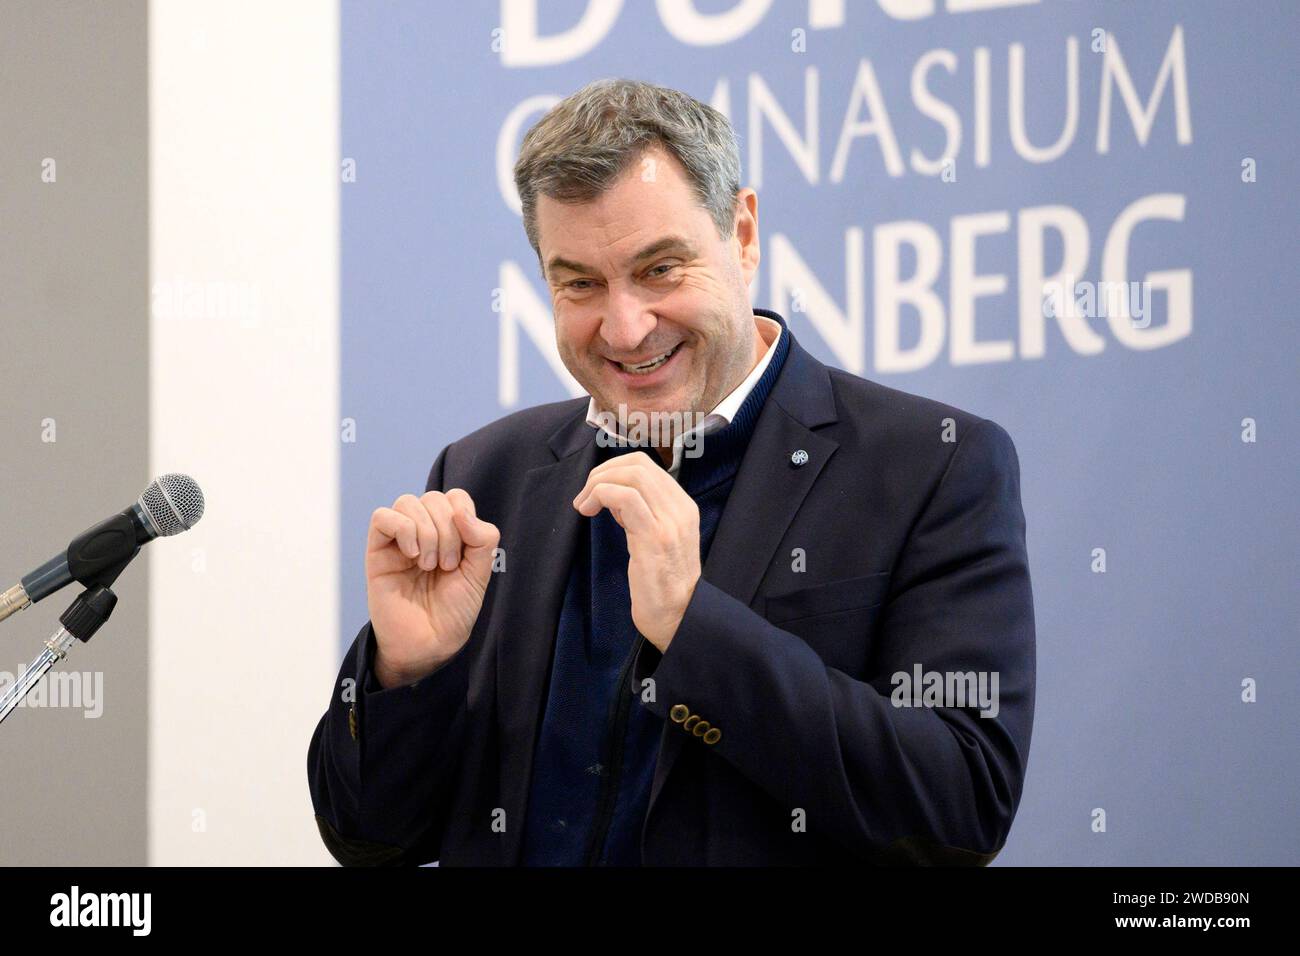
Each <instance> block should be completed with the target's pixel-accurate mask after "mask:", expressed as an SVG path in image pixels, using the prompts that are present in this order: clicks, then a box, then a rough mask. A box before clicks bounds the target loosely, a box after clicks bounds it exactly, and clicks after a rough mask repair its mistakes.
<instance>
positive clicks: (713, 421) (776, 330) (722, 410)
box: [587, 313, 781, 478]
mask: <svg viewBox="0 0 1300 956" xmlns="http://www.w3.org/2000/svg"><path fill="white" fill-rule="evenodd" d="M754 323H755V324H756V325H757V326H758V334H759V335H761V336H762V337H763V341H764V342H766V343H767V351H766V352H764V353H763V357H762V358H761V359H759V360H758V364H757V365H755V366H754V368H753V369H752V370H751V371H750V373H749V375H747V376H746V377H745V380H744V381H743V382H741V383H740V384H739V385H737V386H736V387H735V388H734V389H732V390H731V392H730V393H729V394H728V395H727V397H726V398H724V399H723V400H722V401H720V402H718V404H717V405H716V406H715V407H714V409H713V411H711V412H709V414H708V415H706V416H704V420H703V421H701V422H700V423H699V424H698V425H696V426H695V427H694V428H691V429H688V430H687V431H686V432H685V433H683V434H681V435H677V436H676V437H674V438H673V463H672V465H670V466H669V468H668V472H669V474H671V475H672V476H673V477H674V478H677V477H678V473H679V472H680V471H681V467H682V453H683V446H684V444H685V440H686V438H687V436H689V435H697V436H698V437H697V438H696V447H697V448H698V447H699V444H698V443H699V440H700V439H702V438H703V437H704V436H705V435H707V434H709V433H710V432H714V431H717V430H718V429H719V428H722V427H723V426H724V425H729V424H730V423H731V420H732V418H734V417H735V415H736V412H738V411H740V406H741V405H743V404H744V402H745V399H746V398H747V397H748V396H749V393H750V392H751V391H753V389H754V386H755V385H757V384H758V380H759V379H760V378H762V377H763V372H764V371H765V370H766V369H767V366H768V363H769V362H771V361H772V355H773V354H774V353H775V352H776V342H777V339H779V338H780V337H781V323H780V322H777V321H775V320H774V319H769V318H768V317H767V316H765V315H758V314H757V313H756V314H755V315H754ZM587 424H588V425H593V426H595V427H597V428H600V429H602V430H603V431H604V432H605V433H606V434H607V435H611V436H613V437H614V438H619V437H620V436H619V434H618V432H616V431H615V430H614V429H612V428H609V427H607V426H606V425H605V423H604V422H603V421H602V420H601V418H600V414H599V409H597V408H596V400H595V399H594V398H592V399H589V400H588V402H587Z"/></svg>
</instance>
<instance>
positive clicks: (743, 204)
mask: <svg viewBox="0 0 1300 956" xmlns="http://www.w3.org/2000/svg"><path fill="white" fill-rule="evenodd" d="M731 237H732V240H733V241H734V242H736V243H737V244H738V248H737V252H738V254H739V256H740V274H741V275H742V276H743V277H744V279H745V285H749V283H750V282H751V281H752V280H753V278H754V275H755V273H757V272H758V261H759V258H760V256H759V245H758V193H757V192H755V191H754V190H753V189H750V188H749V187H746V188H744V189H742V190H740V191H739V192H738V193H736V218H735V219H734V220H733V222H732V230H731Z"/></svg>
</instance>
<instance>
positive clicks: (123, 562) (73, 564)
mask: <svg viewBox="0 0 1300 956" xmlns="http://www.w3.org/2000/svg"><path fill="white" fill-rule="evenodd" d="M202 517H203V492H202V491H201V490H200V488H199V486H198V483H197V482H196V481H195V480H194V479H193V478H191V477H190V476H189V475H174V474H173V475H162V476H161V477H159V478H155V479H154V480H153V481H151V482H150V483H149V487H148V488H146V489H145V490H144V493H143V494H142V495H140V497H139V498H138V499H136V502H135V504H133V505H131V507H129V508H125V509H123V510H122V511H120V512H118V513H117V514H115V515H113V516H112V517H111V518H106V519H105V520H103V521H101V522H100V523H99V524H97V525H95V526H94V527H92V528H88V529H86V530H85V531H83V532H82V533H81V534H79V535H77V537H75V538H73V539H72V543H71V544H69V545H68V547H67V548H66V549H65V550H64V551H63V553H62V554H58V555H55V556H54V557H53V558H50V560H48V561H46V562H45V563H44V564H42V565H41V566H40V567H39V568H37V569H36V570H35V571H33V572H32V573H31V574H28V575H27V576H26V577H24V578H22V579H21V580H20V581H19V582H18V583H17V584H15V585H14V586H13V587H11V588H10V589H9V590H8V591H5V592H4V593H3V594H0V621H3V620H4V619H5V618H7V617H8V616H9V615H11V614H14V613H16V612H18V611H21V610H22V609H23V608H25V607H28V606H29V605H31V604H35V603H36V602H37V601H39V600H41V599H42V598H45V597H49V596H50V595H51V594H53V593H54V592H55V591H57V590H58V589H59V588H61V587H63V586H64V585H65V584H70V583H71V582H72V581H78V582H80V583H81V584H82V585H83V586H84V587H86V588H93V587H96V586H103V587H107V586H108V585H110V584H112V583H113V582H114V581H115V580H117V576H118V575H119V574H121V573H122V569H123V568H125V567H126V566H127V565H128V564H130V563H131V559H132V558H134V557H135V556H136V554H137V553H139V551H140V546H141V545H142V544H147V543H148V542H150V541H152V540H153V539H154V538H158V537H169V536H170V535H173V534H179V533H180V532H182V531H188V530H189V529H190V528H192V527H194V526H195V525H196V524H197V523H198V521H199V519H200V518H202Z"/></svg>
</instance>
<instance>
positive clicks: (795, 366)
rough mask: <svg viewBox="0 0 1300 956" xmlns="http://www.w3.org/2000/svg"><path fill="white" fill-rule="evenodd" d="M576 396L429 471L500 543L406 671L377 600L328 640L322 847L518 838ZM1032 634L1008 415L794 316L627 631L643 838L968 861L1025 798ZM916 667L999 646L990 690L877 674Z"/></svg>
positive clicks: (577, 485)
mask: <svg viewBox="0 0 1300 956" xmlns="http://www.w3.org/2000/svg"><path fill="white" fill-rule="evenodd" d="M755 312H757V313H759V314H762V315H767V316H769V317H771V318H774V319H776V320H777V321H780V322H782V324H785V323H784V320H783V319H782V318H781V316H779V315H777V314H776V313H774V312H770V311H768V310H765V309H756V310H755ZM586 408H587V399H586V398H581V399H573V400H569V401H562V402H554V403H550V404H546V405H540V406H537V407H534V408H529V409H525V410H523V411H520V412H516V413H514V414H512V415H508V416H506V417H505V418H502V419H500V420H498V421H496V422H493V423H492V424H490V425H487V426H486V427H484V428H481V429H479V430H478V431H476V432H474V433H473V434H470V435H468V436H466V437H465V438H462V439H460V440H459V441H456V442H453V443H452V444H450V445H448V446H447V447H446V448H445V449H443V451H442V452H441V453H440V454H439V455H438V457H437V460H436V461H435V462H434V464H433V468H432V470H431V471H430V473H429V479H428V483H427V486H426V490H431V489H438V490H448V489H451V488H455V487H459V488H464V489H465V490H466V491H468V492H469V493H470V495H471V496H472V497H473V499H474V501H475V504H476V506H477V511H478V514H480V515H481V516H483V517H484V518H485V519H487V520H489V521H491V522H493V523H494V524H496V525H497V526H498V527H499V528H500V529H501V545H500V546H501V547H502V548H503V549H504V558H505V566H504V569H502V570H499V571H498V572H496V573H494V574H493V578H492V581H491V582H490V583H489V585H488V590H487V594H486V596H485V599H484V606H483V610H482V612H481V613H480V615H479V618H478V621H477V623H476V624H475V626H474V629H473V631H472V633H471V635H470V638H469V641H468V642H467V643H466V645H465V647H464V648H462V649H461V651H460V652H458V653H457V655H456V656H455V657H454V658H452V659H451V660H450V661H449V662H447V663H446V664H445V665H444V666H443V667H442V668H440V669H439V670H438V671H436V672H434V673H433V674H431V675H430V676H428V677H426V678H424V679H423V680H421V681H418V682H417V683H415V684H412V685H409V686H405V687H394V688H389V689H382V688H380V687H379V685H378V684H377V683H375V682H374V679H373V675H372V674H371V672H370V662H371V660H372V658H373V655H374V634H373V632H372V630H371V627H370V624H369V622H367V624H366V625H365V626H364V627H363V628H362V629H361V632H360V633H359V634H358V635H357V637H356V640H355V641H354V642H353V644H352V646H351V648H350V649H349V651H348V653H347V655H346V656H345V659H344V661H343V666H342V669H341V671H340V674H339V679H338V684H337V685H336V687H335V689H334V692H333V694H332V696H331V698H330V704H329V709H328V710H327V711H326V713H325V715H324V716H323V717H322V718H321V721H320V723H319V724H318V726H317V727H316V730H315V733H314V734H313V736H312V739H311V743H310V746H309V750H308V758H307V771H308V780H309V784H310V790H311V799H312V803H313V806H314V807H315V813H316V821H317V824H318V826H319V829H320V833H321V837H322V839H323V840H324V842H325V845H326V846H327V847H328V849H329V850H330V852H331V853H332V854H333V855H334V857H335V858H336V859H337V860H339V861H340V862H341V863H343V864H345V865H381V864H384V865H392V864H408V865H410V864H422V863H427V862H430V861H433V860H438V861H440V863H441V865H443V866H454V865H481V866H511V865H517V864H518V863H519V862H520V858H521V847H522V842H521V837H522V832H521V831H522V826H523V823H524V819H525V806H524V802H525V800H526V798H527V794H528V789H529V786H528V785H529V775H530V772H531V769H532V762H533V753H534V749H535V746H536V741H537V735H538V729H539V727H540V725H541V718H542V712H543V707H544V706H545V700H546V690H547V677H548V674H549V670H550V663H551V653H552V649H553V647H554V644H555V638H556V629H557V622H558V618H559V613H560V603H561V599H562V597H563V593H564V586H565V581H566V578H567V575H568V567H569V563H570V559H571V555H572V554H573V552H574V548H575V544H576V542H577V534H578V531H579V528H580V523H581V521H582V519H581V516H580V515H579V514H578V513H577V512H576V511H575V510H574V509H573V507H572V504H571V502H572V500H573V498H574V496H575V495H576V494H577V493H578V491H579V490H580V489H581V488H582V486H583V484H584V483H585V481H586V478H587V474H588V472H589V471H590V470H591V469H592V467H594V463H595V462H594V452H595V449H596V445H595V442H594V440H593V430H592V427H591V426H590V425H588V424H586V422H585V417H586V416H585V412H586ZM796 453H799V454H796ZM805 459H806V460H805ZM1034 656H1035V655H1034V616H1033V599H1032V595H1031V592H1030V581H1029V567H1028V559H1027V555H1026V549H1025V519H1024V514H1023V512H1022V509H1021V504H1020V474H1019V462H1018V459H1017V457H1016V452H1015V448H1014V446H1013V445H1012V442H1011V439H1010V437H1009V436H1008V435H1007V433H1006V431H1005V430H1003V429H1002V428H1001V427H1000V426H999V425H997V424H995V423H994V422H992V421H990V420H988V419H983V418H979V417H977V416H975V415H972V414H969V413H967V412H964V411H961V410H959V409H957V408H953V407H951V406H948V405H944V404H941V403H939V402H935V401H932V400H929V399H925V398H921V397H918V396H915V395H911V394H907V393H905V392H901V391H898V390H895V389H891V388H886V387H884V386H882V385H879V384H876V383H873V382H870V381H866V380H864V379H862V378H859V377H857V376H855V375H852V374H850V373H848V372H845V371H842V370H839V369H835V368H830V367H828V366H826V365H823V364H822V363H821V362H819V361H818V360H817V359H815V358H814V357H813V356H812V355H810V354H809V353H808V352H807V351H805V350H804V349H803V348H802V347H801V346H800V345H799V343H798V342H797V341H793V340H792V341H791V344H790V353H789V356H788V357H787V359H786V362H785V365H784V367H783V368H782V370H781V374H780V376H779V378H778V379H777V381H776V384H775V387H774V389H773V391H772V393H771V395H770V396H769V397H768V399H767V402H766V403H765V405H764V407H763V410H762V413H761V415H760V417H759V419H758V422H757V425H756V426H755V430H754V434H753V437H752V439H751V441H750V444H749V447H748V449H747V451H746V453H745V457H744V459H743V462H742V465H741V468H740V471H739V473H738V474H737V476H736V481H735V486H734V488H733V489H732V492H731V497H730V499H729V500H728V502H727V506H726V509H725V511H724V512H723V515H722V519H721V523H720V525H719V527H718V529H717V533H716V537H715V538H714V541H713V544H712V547H711V549H710V551H709V554H708V559H707V561H706V562H705V564H704V568H703V574H702V577H701V579H700V581H699V583H698V584H697V585H696V589H695V593H694V595H693V597H692V599H691V602H690V604H689V606H688V607H687V609H686V613H685V616H684V617H683V619H682V622H681V626H680V627H679V628H678V631H677V633H676V635H675V636H674V638H673V640H672V643H671V644H670V645H669V647H668V651H667V652H666V653H664V654H660V652H659V651H658V650H657V649H655V648H654V646H653V645H651V644H649V643H648V642H646V641H645V640H644V638H642V639H641V641H640V646H639V649H638V650H637V652H636V660H635V664H634V667H633V672H632V687H633V688H635V689H636V690H637V691H638V692H639V693H640V695H641V696H639V697H638V698H637V703H636V704H635V706H645V707H649V708H650V709H651V710H652V711H654V713H656V714H657V715H659V716H660V717H662V718H663V720H664V729H663V733H662V739H661V743H660V747H659V756H658V762H657V765H656V768H655V775H654V784H653V789H652V792H651V799H650V806H649V810H648V812H647V814H646V818H645V823H644V826H643V829H642V836H641V848H642V859H643V861H644V863H645V864H646V865H651V866H653V865H769V864H773V865H791V864H793V865H807V864H830V863H914V864H935V863H938V864H966V865H981V864H985V863H988V862H989V861H990V860H991V859H993V857H994V856H995V855H996V854H997V853H998V851H999V850H1000V849H1001V847H1002V845H1003V843H1004V842H1005V840H1006V838H1007V833H1008V831H1009V829H1010V827H1011V821H1012V818H1013V817H1014V815H1015V812H1016V807H1017V805H1018V804H1019V801H1020V794H1021V789H1022V785H1023V781H1024V774H1025V765H1026V759H1027V757H1028V754H1029V739H1030V731H1031V728H1032V723H1033V706H1034ZM923 672H924V673H928V672H936V673H938V674H941V675H942V674H971V673H975V674H980V673H982V674H985V675H988V674H991V673H992V672H996V673H997V675H998V678H997V687H998V691H999V695H998V701H997V712H996V715H995V716H981V714H980V707H979V705H978V704H976V703H975V702H974V701H967V706H965V707H961V706H956V705H955V704H956V702H955V701H952V700H948V701H943V700H938V701H932V703H936V704H939V705H942V704H945V703H946V704H948V705H949V706H910V707H903V706H897V704H898V703H901V701H899V700H898V699H897V698H898V697H899V694H898V693H896V690H897V689H898V688H899V687H900V686H901V685H900V682H899V679H898V678H896V677H895V675H898V674H907V675H908V676H909V678H910V677H912V676H913V675H915V674H917V673H923ZM647 679H649V681H650V683H646V681H647ZM353 682H355V683H353ZM630 691H631V688H630V689H629V692H630ZM916 692H917V694H918V695H919V693H920V690H919V689H917V691H916ZM907 700H908V701H911V696H910V694H909V695H908V697H907ZM988 712H991V708H990V709H988V710H986V713H988ZM714 730H716V731H717V733H712V732H710V731H714ZM706 741H708V742H706Z"/></svg>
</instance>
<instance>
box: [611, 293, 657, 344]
mask: <svg viewBox="0 0 1300 956" xmlns="http://www.w3.org/2000/svg"><path fill="white" fill-rule="evenodd" d="M605 301H606V304H607V308H606V311H605V316H604V318H603V319H602V320H601V323H600V337H601V338H602V339H604V340H605V343H606V345H607V347H608V349H609V352H610V355H611V356H613V357H623V358H631V357H639V356H636V352H637V349H638V347H639V346H640V345H641V343H642V342H644V341H645V338H646V336H647V335H649V334H650V333H651V332H653V331H654V328H655V325H657V324H658V321H659V320H658V319H657V318H656V317H655V314H654V313H653V312H652V311H650V309H649V308H648V307H647V304H646V302H645V301H644V300H643V299H642V298H641V297H640V296H638V295H637V294H636V292H635V291H634V290H629V289H616V288H611V289H610V291H609V295H608V296H607V297H606V299H605Z"/></svg>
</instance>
